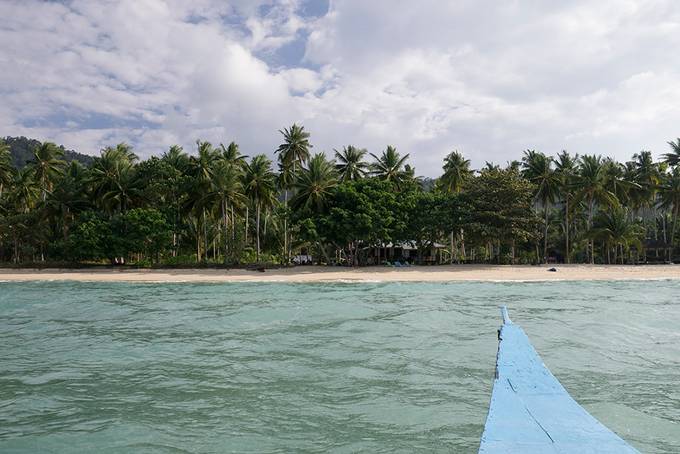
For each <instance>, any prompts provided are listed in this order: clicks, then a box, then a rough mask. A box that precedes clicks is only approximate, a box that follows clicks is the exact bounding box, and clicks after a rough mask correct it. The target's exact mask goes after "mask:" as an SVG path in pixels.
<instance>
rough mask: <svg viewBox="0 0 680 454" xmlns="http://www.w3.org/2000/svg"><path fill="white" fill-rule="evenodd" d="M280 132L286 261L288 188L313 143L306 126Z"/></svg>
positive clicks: (305, 160)
mask: <svg viewBox="0 0 680 454" xmlns="http://www.w3.org/2000/svg"><path fill="white" fill-rule="evenodd" d="M279 133H281V134H282V135H283V143H282V144H281V145H279V147H278V148H277V149H276V150H275V151H274V153H276V154H278V155H279V186H280V187H281V189H283V191H284V195H283V199H284V200H283V204H284V207H285V208H286V214H285V215H284V218H283V249H284V251H285V255H286V261H288V256H289V243H290V241H289V240H288V213H287V210H288V189H290V187H291V185H292V184H293V183H294V182H295V179H296V175H297V169H298V168H299V167H300V166H302V165H303V164H304V163H305V162H307V160H308V159H309V149H310V148H312V145H311V144H310V143H309V133H308V132H306V131H305V127H304V126H299V125H298V124H296V123H293V125H292V126H291V127H290V128H287V129H286V128H284V129H283V130H279Z"/></svg>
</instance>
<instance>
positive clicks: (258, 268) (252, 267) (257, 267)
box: [246, 265, 265, 273]
mask: <svg viewBox="0 0 680 454" xmlns="http://www.w3.org/2000/svg"><path fill="white" fill-rule="evenodd" d="M246 269H247V270H248V271H259V272H260V273H264V270H265V267H264V266H262V265H248V267H247V268H246Z"/></svg>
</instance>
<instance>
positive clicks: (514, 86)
mask: <svg viewBox="0 0 680 454" xmlns="http://www.w3.org/2000/svg"><path fill="white" fill-rule="evenodd" d="M0 18H1V19H0V68H2V70H1V71H0V136H5V135H25V136H30V137H35V138H38V139H40V140H51V141H55V142H57V143H60V144H64V145H65V146H66V147H67V148H72V149H75V150H77V151H80V152H83V153H88V154H96V153H98V151H99V150H100V149H101V148H102V147H104V146H106V145H110V144H115V143H118V142H121V141H125V142H128V143H130V144H132V145H133V146H134V148H135V150H136V151H137V153H138V154H140V155H141V156H143V157H146V156H149V155H152V154H160V153H162V152H163V151H164V150H166V149H167V148H168V146H169V145H171V144H180V145H183V146H184V147H185V149H186V150H187V151H192V150H193V149H194V148H195V144H194V143H195V140H196V139H198V138H201V139H204V140H209V141H212V142H214V143H216V144H217V143H220V142H225V143H226V142H229V141H231V140H235V141H237V142H238V143H239V144H240V145H241V148H242V150H243V152H244V153H246V154H249V155H253V154H257V153H267V154H270V155H271V154H272V150H273V149H274V148H275V147H276V145H277V144H278V143H279V142H280V136H279V133H278V132H277V131H278V130H279V129H281V128H283V127H285V126H288V125H290V124H292V123H293V122H299V123H302V124H304V125H305V127H306V128H307V129H308V130H309V131H310V132H311V134H312V143H313V145H314V151H326V152H331V153H332V150H333V148H340V147H341V146H343V145H347V144H354V145H357V146H361V147H366V148H368V149H369V151H372V152H374V153H379V152H380V151H381V150H382V149H384V147H385V146H386V145H387V144H392V145H395V146H396V147H397V149H398V150H399V151H401V152H402V153H410V154H411V157H412V161H413V163H414V164H415V166H416V169H417V172H418V174H421V175H428V176H436V175H438V173H439V171H440V168H441V159H442V158H443V156H444V155H446V154H447V153H448V152H450V151H451V150H453V149H458V150H460V151H462V152H463V153H464V154H465V155H466V156H468V157H469V158H470V159H471V160H472V161H473V164H474V165H475V166H481V165H483V163H484V162H485V161H494V162H498V163H505V162H507V161H509V160H512V159H517V158H519V157H520V156H521V154H522V150H524V149H527V148H534V149H539V150H542V151H545V152H548V153H556V152H558V151H560V150H562V149H568V150H570V151H572V152H578V153H599V154H604V155H610V156H614V157H617V158H618V159H621V160H625V159H628V158H629V157H630V155H632V154H633V153H635V152H637V151H639V150H641V149H650V150H652V151H653V152H654V153H655V155H657V156H658V155H659V154H661V153H664V152H666V148H667V144H666V142H667V141H668V140H671V139H674V138H675V137H677V136H680V58H678V55H679V54H678V49H680V4H678V3H677V1H674V0H667V1H666V0H657V1H625V0H620V1H618V0H617V1H613V0H600V1H597V2H593V1H587V0H584V1H564V2H536V1H528V0H527V1H485V0H469V1H468V0H457V1H441V0H420V1H412V0H404V1H400V0H371V1H366V0H331V1H330V2H328V1H326V0H280V1H260V0H234V1H222V0H194V1H188V0H187V1H183V0H120V1H108V0H73V1H67V0H62V1H58V2H57V1H54V2H49V1H33V0H0Z"/></svg>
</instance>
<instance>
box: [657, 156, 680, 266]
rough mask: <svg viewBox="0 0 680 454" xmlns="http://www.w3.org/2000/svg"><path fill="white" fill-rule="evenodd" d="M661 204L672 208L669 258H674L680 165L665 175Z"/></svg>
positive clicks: (679, 211) (678, 212)
mask: <svg viewBox="0 0 680 454" xmlns="http://www.w3.org/2000/svg"><path fill="white" fill-rule="evenodd" d="M659 202H660V203H659V205H660V207H661V208H663V209H665V210H670V212H671V219H672V222H673V224H672V225H671V238H670V244H671V249H670V251H669V252H668V255H669V257H668V260H669V261H672V260H673V247H674V245H675V233H676V231H677V230H676V229H677V224H678V214H680V166H676V167H675V168H674V169H673V171H672V172H671V173H670V174H666V175H664V178H663V180H662V183H661V185H660V187H659Z"/></svg>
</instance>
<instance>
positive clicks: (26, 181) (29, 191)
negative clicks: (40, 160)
mask: <svg viewBox="0 0 680 454" xmlns="http://www.w3.org/2000/svg"><path fill="white" fill-rule="evenodd" d="M11 188H12V191H11V193H10V196H9V197H10V198H11V203H12V204H13V205H14V206H15V207H16V209H17V211H18V212H19V213H28V212H29V211H31V209H32V208H33V207H34V206H35V204H36V203H37V201H38V199H39V198H40V186H39V185H38V183H37V182H36V179H35V174H34V171H33V168H31V167H28V166H26V167H24V168H23V169H19V170H17V171H16V172H15V173H14V178H13V179H12V183H11Z"/></svg>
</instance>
